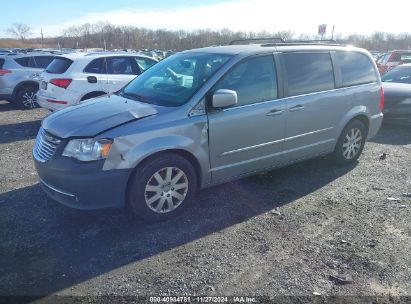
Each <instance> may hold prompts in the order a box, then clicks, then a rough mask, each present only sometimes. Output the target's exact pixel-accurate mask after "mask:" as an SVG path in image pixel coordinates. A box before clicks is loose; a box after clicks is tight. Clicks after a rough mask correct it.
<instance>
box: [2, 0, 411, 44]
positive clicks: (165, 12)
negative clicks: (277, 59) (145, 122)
mask: <svg viewBox="0 0 411 304" xmlns="http://www.w3.org/2000/svg"><path fill="white" fill-rule="evenodd" d="M383 3H385V4H384V5H382V4H383ZM390 3H391V4H390ZM391 6H392V7H391ZM1 7H2V9H1V10H2V12H6V13H5V14H4V13H3V14H2V17H1V18H0V37H7V36H8V34H7V33H6V32H5V29H7V28H8V27H10V25H11V24H12V23H14V22H19V23H25V24H27V25H29V26H31V27H32V29H33V30H32V32H33V34H34V35H33V36H39V35H40V30H41V28H42V29H43V32H44V34H45V36H57V35H60V34H61V31H62V30H63V29H65V28H67V27H69V26H72V25H80V24H83V23H86V22H89V23H95V22H98V21H108V22H111V23H112V24H116V25H134V26H139V27H146V28H151V29H172V30H176V29H184V30H195V29H205V28H210V29H221V28H229V29H232V30H241V31H260V30H267V31H269V32H275V31H281V30H291V31H293V32H294V33H295V34H297V35H298V34H300V33H305V34H311V35H312V34H316V33H317V31H318V25H319V24H327V25H328V28H327V34H331V29H332V26H333V25H335V32H336V33H340V34H343V35H349V34H371V33H373V32H375V31H384V32H391V33H402V32H411V26H410V23H409V20H410V16H411V0H395V1H391V2H381V3H380V2H378V1H369V0H310V1H297V0H285V1H275V0H272V1H270V0H208V1H195V0H192V1H189V0H168V1H167V0H154V1H153V0H145V1H133V0H103V1H101V0H87V1H84V0H70V1H55V0H53V1H52V0H36V1H27V0H13V1H4V2H3V3H2V4H1Z"/></svg>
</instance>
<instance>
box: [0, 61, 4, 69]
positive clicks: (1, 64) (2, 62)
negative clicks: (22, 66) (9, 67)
mask: <svg viewBox="0 0 411 304" xmlns="http://www.w3.org/2000/svg"><path fill="white" fill-rule="evenodd" d="M3 64H4V59H2V58H0V70H1V69H2V68H3Z"/></svg>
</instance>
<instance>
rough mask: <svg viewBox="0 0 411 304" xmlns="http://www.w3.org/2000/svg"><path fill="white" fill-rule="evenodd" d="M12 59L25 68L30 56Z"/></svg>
mask: <svg viewBox="0 0 411 304" xmlns="http://www.w3.org/2000/svg"><path fill="white" fill-rule="evenodd" d="M14 61H15V62H17V63H18V64H19V65H21V66H23V67H26V68H27V67H28V66H29V61H30V57H22V58H16V59H14Z"/></svg>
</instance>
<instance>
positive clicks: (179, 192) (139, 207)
mask: <svg viewBox="0 0 411 304" xmlns="http://www.w3.org/2000/svg"><path fill="white" fill-rule="evenodd" d="M196 189H197V175H196V172H195V170H194V168H193V166H192V165H191V163H190V162H189V161H188V160H187V159H185V158H183V157H181V156H179V155H178V154H174V153H168V152H167V153H163V154H160V155H158V156H155V157H152V158H150V159H148V160H146V161H144V162H143V163H142V164H141V165H139V166H138V167H137V169H136V170H135V172H134V174H133V176H132V178H131V181H130V183H129V187H128V202H127V205H128V207H129V208H130V209H131V210H132V212H133V213H134V214H135V215H136V216H137V217H139V218H140V219H142V220H143V221H146V222H158V221H163V220H167V219H170V218H172V217H174V216H176V215H178V214H181V213H182V212H183V211H184V210H185V209H186V208H187V207H188V206H189V205H190V203H191V202H192V200H193V197H194V195H195V192H196Z"/></svg>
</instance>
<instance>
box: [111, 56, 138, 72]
mask: <svg viewBox="0 0 411 304" xmlns="http://www.w3.org/2000/svg"><path fill="white" fill-rule="evenodd" d="M106 61H107V74H116V75H136V74H137V73H136V71H134V70H133V65H132V63H131V58H129V57H109V58H107V59H106Z"/></svg>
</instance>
